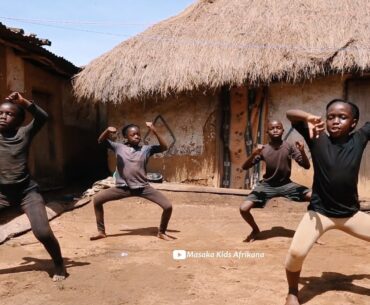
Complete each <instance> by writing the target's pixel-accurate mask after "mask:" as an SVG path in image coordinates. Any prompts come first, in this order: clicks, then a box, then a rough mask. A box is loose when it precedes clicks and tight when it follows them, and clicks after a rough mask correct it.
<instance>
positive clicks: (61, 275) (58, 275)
mask: <svg viewBox="0 0 370 305" xmlns="http://www.w3.org/2000/svg"><path fill="white" fill-rule="evenodd" d="M66 278H67V271H66V268H65V267H64V264H63V265H61V266H55V273H54V275H53V282H60V281H63V280H65V279H66Z"/></svg>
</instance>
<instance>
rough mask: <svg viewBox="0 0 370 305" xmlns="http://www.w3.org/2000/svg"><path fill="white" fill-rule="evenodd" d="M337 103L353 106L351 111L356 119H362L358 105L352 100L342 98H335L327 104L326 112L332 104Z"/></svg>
mask: <svg viewBox="0 0 370 305" xmlns="http://www.w3.org/2000/svg"><path fill="white" fill-rule="evenodd" d="M335 103H344V104H348V105H350V106H351V111H352V116H353V118H354V119H356V120H357V121H358V120H359V119H360V110H359V109H358V107H357V105H356V104H354V103H352V102H350V101H345V100H342V99H334V100H331V101H330V102H329V103H328V104H327V105H326V112H328V109H329V107H330V106H331V105H333V104H335Z"/></svg>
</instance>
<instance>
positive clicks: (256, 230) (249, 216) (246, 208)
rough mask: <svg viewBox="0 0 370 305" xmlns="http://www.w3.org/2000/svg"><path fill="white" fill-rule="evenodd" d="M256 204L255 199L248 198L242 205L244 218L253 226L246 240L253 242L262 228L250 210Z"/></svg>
mask: <svg viewBox="0 0 370 305" xmlns="http://www.w3.org/2000/svg"><path fill="white" fill-rule="evenodd" d="M254 206H255V203H254V202H253V201H250V200H248V198H247V200H246V201H244V202H243V203H242V204H241V205H240V207H239V211H240V215H241V216H242V217H243V219H244V220H245V221H246V222H247V223H248V224H249V225H250V226H251V228H252V232H251V233H250V234H249V235H248V236H247V238H246V239H245V240H244V241H246V242H252V241H254V240H255V239H256V237H257V235H258V233H260V229H259V227H258V225H257V223H256V221H255V220H254V217H253V215H252V214H251V212H250V210H251V209H252V208H253V207H254Z"/></svg>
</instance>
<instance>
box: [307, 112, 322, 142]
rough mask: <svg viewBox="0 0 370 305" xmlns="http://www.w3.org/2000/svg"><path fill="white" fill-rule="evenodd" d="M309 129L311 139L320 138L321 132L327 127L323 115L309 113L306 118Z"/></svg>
mask: <svg viewBox="0 0 370 305" xmlns="http://www.w3.org/2000/svg"><path fill="white" fill-rule="evenodd" d="M306 121H307V125H308V130H309V134H310V139H313V138H316V139H317V138H318V137H319V135H320V133H321V132H323V131H324V129H325V123H324V121H323V120H322V119H321V117H319V116H316V115H309V116H308V117H307V119H306Z"/></svg>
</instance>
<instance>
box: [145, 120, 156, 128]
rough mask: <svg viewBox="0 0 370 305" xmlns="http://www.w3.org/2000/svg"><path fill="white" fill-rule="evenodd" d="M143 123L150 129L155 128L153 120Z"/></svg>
mask: <svg viewBox="0 0 370 305" xmlns="http://www.w3.org/2000/svg"><path fill="white" fill-rule="evenodd" d="M145 125H146V127H148V128H149V129H150V130H153V129H155V128H154V125H153V122H145Z"/></svg>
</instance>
